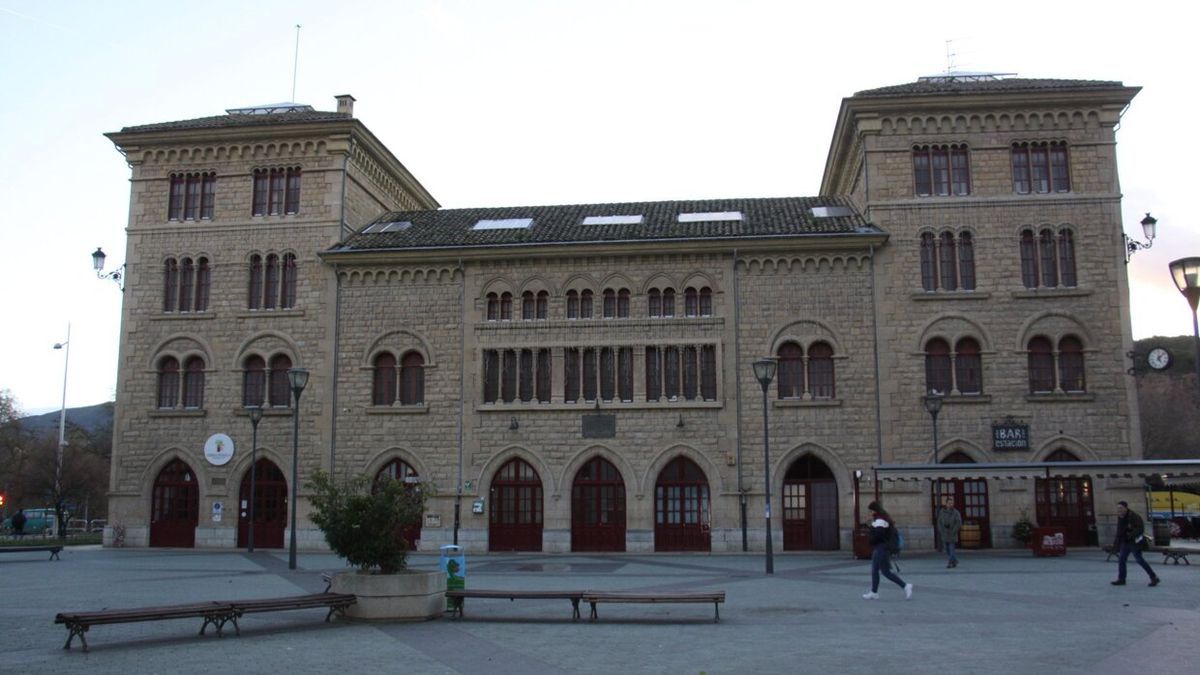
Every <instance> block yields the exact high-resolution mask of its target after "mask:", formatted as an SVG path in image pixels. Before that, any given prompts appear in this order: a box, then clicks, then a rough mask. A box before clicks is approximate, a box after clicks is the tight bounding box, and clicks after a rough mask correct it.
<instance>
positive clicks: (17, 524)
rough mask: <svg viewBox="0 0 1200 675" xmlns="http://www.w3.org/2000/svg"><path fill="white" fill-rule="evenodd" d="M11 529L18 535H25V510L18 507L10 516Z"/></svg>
mask: <svg viewBox="0 0 1200 675" xmlns="http://www.w3.org/2000/svg"><path fill="white" fill-rule="evenodd" d="M12 531H13V534H15V535H16V536H18V537H23V536H25V510H24V509H20V510H18V511H17V515H15V516H13V517H12Z"/></svg>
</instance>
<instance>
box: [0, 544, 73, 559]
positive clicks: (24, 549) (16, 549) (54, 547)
mask: <svg viewBox="0 0 1200 675" xmlns="http://www.w3.org/2000/svg"><path fill="white" fill-rule="evenodd" d="M62 550H63V547H62V546H60V545H58V544H51V545H47V546H0V553H34V552H37V551H49V552H50V560H62V558H60V557H58V554H59V553H60V552H61V551H62Z"/></svg>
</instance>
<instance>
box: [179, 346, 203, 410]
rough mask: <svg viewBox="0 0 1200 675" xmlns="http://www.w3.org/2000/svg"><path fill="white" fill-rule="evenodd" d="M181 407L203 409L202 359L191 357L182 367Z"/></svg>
mask: <svg viewBox="0 0 1200 675" xmlns="http://www.w3.org/2000/svg"><path fill="white" fill-rule="evenodd" d="M183 407H185V408H203V407H204V359H202V358H200V357H199V356H193V357H191V358H189V359H188V360H187V362H186V363H184V366H183Z"/></svg>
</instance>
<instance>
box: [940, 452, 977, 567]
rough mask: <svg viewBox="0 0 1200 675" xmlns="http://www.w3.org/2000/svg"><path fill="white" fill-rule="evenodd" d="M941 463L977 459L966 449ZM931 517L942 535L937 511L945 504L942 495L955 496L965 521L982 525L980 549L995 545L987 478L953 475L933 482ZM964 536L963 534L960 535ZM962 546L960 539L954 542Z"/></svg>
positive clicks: (972, 462) (964, 522)
mask: <svg viewBox="0 0 1200 675" xmlns="http://www.w3.org/2000/svg"><path fill="white" fill-rule="evenodd" d="M940 463H941V464H974V463H975V460H973V459H971V457H970V456H969V455H967V454H966V453H964V452H957V451H956V452H952V453H950V454H949V455H947V456H946V458H945V459H943V460H942V461H941V462H940ZM931 495H932V497H931V500H932V504H931V512H930V513H931V518H933V521H932V522H933V524H934V528H933V536H934V537H935V540H936V537H938V536H939V535H938V531H937V510H938V508H939V507H940V506H941V505H942V497H954V508H955V509H958V512H959V513H960V514H962V519H963V524H964V525H965V524H968V523H975V524H977V525H979V546H980V548H991V547H992V521H991V518H990V517H989V515H988V514H989V508H988V485H987V480H986V479H983V478H952V479H946V480H936V481H934V482H933V491H932V492H931ZM960 536H961V535H960ZM954 543H955V545H958V543H959V542H954Z"/></svg>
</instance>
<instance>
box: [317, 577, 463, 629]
mask: <svg viewBox="0 0 1200 675" xmlns="http://www.w3.org/2000/svg"><path fill="white" fill-rule="evenodd" d="M329 590H331V591H333V592H334V593H353V594H354V595H355V596H356V597H357V598H358V602H356V603H355V604H353V605H350V606H349V607H347V608H346V612H345V614H344V615H343V616H345V618H347V619H349V620H351V621H425V620H427V619H436V618H437V617H439V616H441V615H442V613H443V612H445V610H446V574H445V573H444V572H442V571H440V570H439V571H436V572H413V571H408V570H406V571H403V572H400V573H398V574H363V573H361V572H342V573H340V574H338V575H336V576H334V577H333V584H332V585H331V586H330V589H329Z"/></svg>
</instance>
